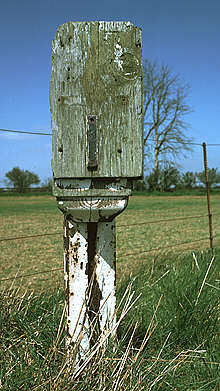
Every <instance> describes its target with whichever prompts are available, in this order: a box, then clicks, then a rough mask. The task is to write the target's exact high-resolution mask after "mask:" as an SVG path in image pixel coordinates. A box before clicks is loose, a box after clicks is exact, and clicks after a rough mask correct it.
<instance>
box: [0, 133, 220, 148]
mask: <svg viewBox="0 0 220 391" xmlns="http://www.w3.org/2000/svg"><path fill="white" fill-rule="evenodd" d="M0 131H1V132H9V133H20V134H35V135H39V136H52V133H43V132H37V131H33V132H30V131H28V130H14V129H0ZM45 132H46V130H45ZM148 140H150V141H155V140H154V139H152V138H148ZM172 143H173V144H186V145H197V146H200V147H201V146H202V143H194V142H181V143H179V142H178V141H172ZM206 146H208V147H219V146H220V144H206Z"/></svg>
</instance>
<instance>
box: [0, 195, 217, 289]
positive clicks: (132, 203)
mask: <svg viewBox="0 0 220 391" xmlns="http://www.w3.org/2000/svg"><path fill="white" fill-rule="evenodd" d="M219 200H220V196H219V195H213V196H212V197H211V207H212V213H213V228H214V237H215V238H214V246H215V247H217V246H219V243H220V218H219V217H220V202H219ZM191 216H203V217H198V218H189V217H191ZM178 218H183V220H175V219H178ZM185 218H187V219H185ZM161 220H162V221H161ZM116 226H117V280H118V281H120V280H121V278H122V277H124V276H126V275H130V274H131V273H135V272H136V271H137V269H138V268H139V267H142V266H143V265H146V267H150V265H152V263H155V262H156V261H157V259H158V258H160V257H161V256H162V257H163V259H166V257H167V258H168V257H169V256H170V254H171V253H173V252H174V251H175V254H176V256H178V254H182V253H183V251H186V252H187V251H190V252H192V251H195V250H203V249H207V248H208V247H209V239H208V238H209V230H208V217H207V201H206V196H205V195H201V196H190V195H187V196H175V195H170V196H163V197H161V196H147V195H141V196H132V197H130V200H129V204H128V207H127V209H126V211H125V212H123V213H122V214H121V215H120V216H118V217H117V219H116ZM62 231H63V215H62V213H61V212H60V211H59V210H58V208H57V205H56V200H55V199H54V198H53V197H51V196H49V195H44V196H42V195H39V196H36V195H35V196H33V195H32V196H31V195H22V196H15V195H11V196H4V195H1V196H0V239H4V238H7V239H10V238H16V237H20V236H31V235H41V234H48V233H55V234H54V235H50V236H39V237H33V238H31V237H30V238H24V239H17V240H5V241H2V240H1V241H0V259H1V262H0V280H3V281H1V282H0V284H1V288H0V289H1V290H4V289H6V288H8V287H9V286H11V284H12V282H13V286H14V287H16V286H19V287H23V288H24V289H38V290H48V289H50V288H54V287H56V286H57V287H61V288H62V287H63V272H62V267H63V237H62ZM204 238H205V240H201V241H200V239H204ZM181 243H186V244H181ZM175 246H176V247H175ZM57 268H60V269H61V270H59V271H55V272H49V273H44V274H37V275H35V276H29V277H24V278H22V279H20V278H19V279H17V280H14V281H12V280H9V281H5V279H6V278H11V277H13V276H15V275H17V276H21V275H26V274H31V273H37V272H42V271H48V270H51V269H57Z"/></svg>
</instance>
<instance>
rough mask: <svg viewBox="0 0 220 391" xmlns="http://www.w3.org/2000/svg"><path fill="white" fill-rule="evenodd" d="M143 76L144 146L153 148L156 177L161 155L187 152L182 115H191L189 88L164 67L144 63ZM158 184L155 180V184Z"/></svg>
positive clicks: (174, 155) (186, 139)
mask: <svg viewBox="0 0 220 391" xmlns="http://www.w3.org/2000/svg"><path fill="white" fill-rule="evenodd" d="M143 75H144V88H143V98H144V128H145V134H144V144H145V146H146V149H148V153H149V150H151V153H152V149H153V156H154V173H155V177H157V173H158V170H159V161H160V159H159V158H160V156H163V157H164V155H165V156H166V155H169V156H171V155H172V157H174V158H175V157H176V156H177V155H178V154H179V153H183V152H186V151H190V150H191V147H190V145H189V144H188V143H189V142H190V141H192V139H191V138H189V137H187V136H186V135H185V133H184V131H185V130H186V129H187V124H186V123H185V121H184V118H185V115H187V114H188V113H190V112H191V108H190V106H189V105H188V104H187V103H186V99H187V96H188V92H189V87H188V86H187V85H185V84H182V83H181V80H180V78H179V77H178V76H176V75H173V74H172V72H171V71H170V69H169V68H168V67H167V66H163V65H162V66H158V65H157V64H156V63H151V62H150V61H148V60H145V62H144V65H143ZM156 182H157V181H156Z"/></svg>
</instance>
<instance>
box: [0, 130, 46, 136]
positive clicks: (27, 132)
mask: <svg viewBox="0 0 220 391" xmlns="http://www.w3.org/2000/svg"><path fill="white" fill-rule="evenodd" d="M0 131H1V132H9V133H21V134H36V135H38V136H52V133H42V132H35V131H33V132H29V131H27V130H12V129H0Z"/></svg>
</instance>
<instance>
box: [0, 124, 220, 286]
mask: <svg viewBox="0 0 220 391" xmlns="http://www.w3.org/2000/svg"><path fill="white" fill-rule="evenodd" d="M0 131H1V132H12V133H18V134H31V135H40V136H52V134H51V133H46V131H45V132H42V131H33V132H29V131H21V130H12V129H10V130H9V129H0ZM189 144H191V145H197V146H201V147H202V148H203V159H204V172H205V177H206V194H207V210H208V213H207V214H204V215H192V216H187V217H182V216H181V217H176V218H171V219H170V218H168V219H156V220H148V221H144V222H138V223H131V224H117V229H119V230H120V229H123V230H124V229H129V228H130V227H134V226H149V225H151V224H161V223H168V222H175V221H183V220H192V219H201V218H208V225H209V236H208V237H201V238H199V239H195V240H190V241H184V242H178V243H175V244H172V243H171V244H170V245H169V246H162V247H157V248H151V249H149V250H144V251H143V250H141V248H140V251H139V253H138V254H139V255H141V254H145V253H149V252H157V251H158V252H159V251H161V250H166V249H171V248H172V249H173V248H175V247H179V246H184V245H189V244H193V243H197V242H202V241H209V247H210V249H211V250H212V251H213V248H214V246H213V240H214V239H215V238H218V237H220V236H217V235H216V236H214V235H213V222H212V219H213V216H219V215H220V213H215V214H212V212H211V204H210V187H209V180H208V167H207V153H206V147H207V146H210V147H212V146H220V144H205V143H202V144H199V143H189ZM5 190H10V191H11V190H13V189H11V188H5ZM33 190H36V189H34V188H33ZM39 190H40V189H39ZM55 235H63V232H62V231H56V232H49V233H42V234H33V235H21V236H14V237H0V242H8V241H17V240H28V239H32V238H40V237H46V236H55ZM137 250H138V247H136V251H137ZM134 255H136V254H135V253H134V252H129V253H124V254H123V256H125V257H130V256H134ZM61 270H63V268H52V269H48V270H44V271H35V272H32V273H25V274H21V275H18V274H16V275H14V276H12V277H8V278H0V282H6V281H13V280H17V279H22V278H28V277H33V276H37V275H41V274H48V273H53V272H58V271H61Z"/></svg>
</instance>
